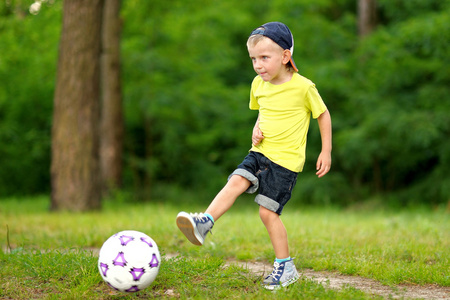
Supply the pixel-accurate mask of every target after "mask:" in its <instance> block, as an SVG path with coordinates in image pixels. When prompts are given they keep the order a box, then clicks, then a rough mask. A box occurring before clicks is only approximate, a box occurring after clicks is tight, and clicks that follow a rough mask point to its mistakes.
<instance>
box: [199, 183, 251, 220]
mask: <svg viewBox="0 0 450 300" xmlns="http://www.w3.org/2000/svg"><path fill="white" fill-rule="evenodd" d="M250 184H251V182H250V181H248V180H247V179H245V178H244V177H242V176H239V175H233V176H232V177H231V178H230V180H228V182H227V184H226V185H225V186H224V187H223V189H222V190H221V191H220V192H219V193H218V194H217V195H216V197H215V198H214V200H213V201H212V202H211V204H210V205H209V207H208V209H206V211H205V213H208V214H210V215H211V216H212V217H213V218H214V221H217V219H219V218H220V217H221V216H222V215H223V214H224V213H225V212H226V211H227V210H229V209H230V207H231V206H232V205H233V204H234V202H235V201H236V199H237V197H239V196H240V195H241V194H242V193H244V192H245V191H246V190H247V189H248V188H249V187H250Z"/></svg>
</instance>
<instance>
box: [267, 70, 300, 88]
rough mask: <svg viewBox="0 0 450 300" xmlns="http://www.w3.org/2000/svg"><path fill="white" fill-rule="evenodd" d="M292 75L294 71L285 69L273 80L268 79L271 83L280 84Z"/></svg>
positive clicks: (287, 80)
mask: <svg viewBox="0 0 450 300" xmlns="http://www.w3.org/2000/svg"><path fill="white" fill-rule="evenodd" d="M293 75H294V72H292V71H290V70H288V69H286V72H283V73H281V74H280V75H279V76H277V78H275V79H274V80H271V81H269V82H270V83H271V84H273V85H280V84H283V83H286V82H289V81H291V79H292V76H293Z"/></svg>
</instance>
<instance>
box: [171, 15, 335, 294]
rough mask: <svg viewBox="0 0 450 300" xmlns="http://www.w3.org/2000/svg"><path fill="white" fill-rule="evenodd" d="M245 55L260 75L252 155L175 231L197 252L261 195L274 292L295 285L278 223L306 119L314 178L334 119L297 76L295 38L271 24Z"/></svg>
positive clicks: (298, 161)
mask: <svg viewBox="0 0 450 300" xmlns="http://www.w3.org/2000/svg"><path fill="white" fill-rule="evenodd" d="M247 48H248V52H249V55H250V58H251V60H252V62H253V68H254V70H255V71H256V73H257V74H258V75H257V76H256V77H255V79H254V80H253V83H252V86H251V94H250V109H253V110H259V115H258V119H257V121H256V124H255V126H254V128H253V135H252V148H251V149H250V152H249V154H248V155H247V156H246V157H245V159H244V161H243V162H242V163H241V164H240V165H239V166H238V167H237V169H236V170H235V171H234V172H233V173H232V174H231V175H230V177H229V178H228V182H227V184H226V185H225V187H224V188H223V189H222V190H221V191H220V192H219V193H218V194H217V196H216V197H215V198H214V200H213V201H212V202H211V204H210V205H209V207H208V208H207V209H206V211H205V213H198V214H197V213H196V214H188V213H186V212H180V213H179V214H178V216H177V226H178V227H179V229H180V230H181V231H182V232H183V234H184V235H185V236H186V237H187V238H188V240H189V241H191V242H192V243H193V244H195V245H203V242H204V239H205V236H206V234H207V233H208V232H209V231H210V230H211V229H212V227H213V225H214V222H215V221H217V220H218V219H219V218H220V217H221V216H222V215H223V214H224V213H225V212H226V211H227V210H228V209H229V208H230V207H231V206H232V205H233V203H234V202H235V200H236V198H237V197H238V196H239V195H241V194H242V193H244V192H247V193H254V192H256V191H257V190H259V192H258V195H257V196H256V198H255V202H256V203H257V204H259V215H260V218H261V220H262V222H263V223H264V225H265V227H266V229H267V232H268V234H269V237H270V240H271V242H272V246H273V249H274V252H275V257H276V259H275V262H274V267H273V271H272V273H271V274H270V275H269V276H267V277H266V278H265V279H264V281H263V285H264V287H265V288H267V289H270V290H273V289H277V288H279V287H284V286H287V285H289V284H291V283H294V282H295V281H297V279H298V278H299V274H298V272H297V270H296V268H295V265H294V263H293V260H292V258H291V257H290V254H289V246H288V238H287V232H286V229H285V227H284V224H283V222H282V221H281V219H280V215H281V212H282V211H283V207H284V205H285V204H286V203H287V202H288V200H289V199H290V197H291V192H292V188H293V187H294V185H295V183H296V180H297V173H298V172H301V171H302V169H303V165H304V163H305V148H306V136H307V132H308V128H309V121H310V118H311V114H312V116H313V118H317V120H318V123H319V128H320V135H321V140H322V151H321V153H320V155H319V158H318V160H317V164H316V169H317V173H316V174H317V175H318V177H322V176H324V175H325V174H327V173H328V171H329V170H330V167H331V117H330V114H329V112H328V110H327V107H326V106H325V104H324V103H323V101H322V99H321V97H320V95H319V93H318V92H317V90H316V88H315V85H314V84H313V83H312V82H311V81H310V80H308V79H306V78H305V77H303V76H301V75H299V74H298V73H297V72H298V69H297V67H296V65H295V63H294V60H293V59H292V52H293V50H294V39H293V37H292V34H291V31H290V30H289V28H288V27H287V26H286V25H284V24H282V23H279V22H270V23H267V24H264V25H262V26H261V27H259V28H257V29H255V30H254V31H253V32H252V33H251V35H250V37H249V39H248V41H247Z"/></svg>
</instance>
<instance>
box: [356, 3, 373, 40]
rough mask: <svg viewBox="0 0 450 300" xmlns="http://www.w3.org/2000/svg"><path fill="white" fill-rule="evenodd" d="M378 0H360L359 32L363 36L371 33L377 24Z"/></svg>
mask: <svg viewBox="0 0 450 300" xmlns="http://www.w3.org/2000/svg"><path fill="white" fill-rule="evenodd" d="M376 7H377V6H376V0H358V33H359V36H361V37H363V36H366V35H368V34H370V33H371V32H372V31H373V30H374V29H375V26H376V24H377V18H376V16H377V14H376Z"/></svg>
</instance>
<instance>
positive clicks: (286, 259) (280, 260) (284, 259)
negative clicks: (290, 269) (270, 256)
mask: <svg viewBox="0 0 450 300" xmlns="http://www.w3.org/2000/svg"><path fill="white" fill-rule="evenodd" d="M288 260H291V257H290V256H289V257H288V258H282V259H279V258H275V261H276V262H277V263H279V264H281V263H282V262H285V261H288Z"/></svg>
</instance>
